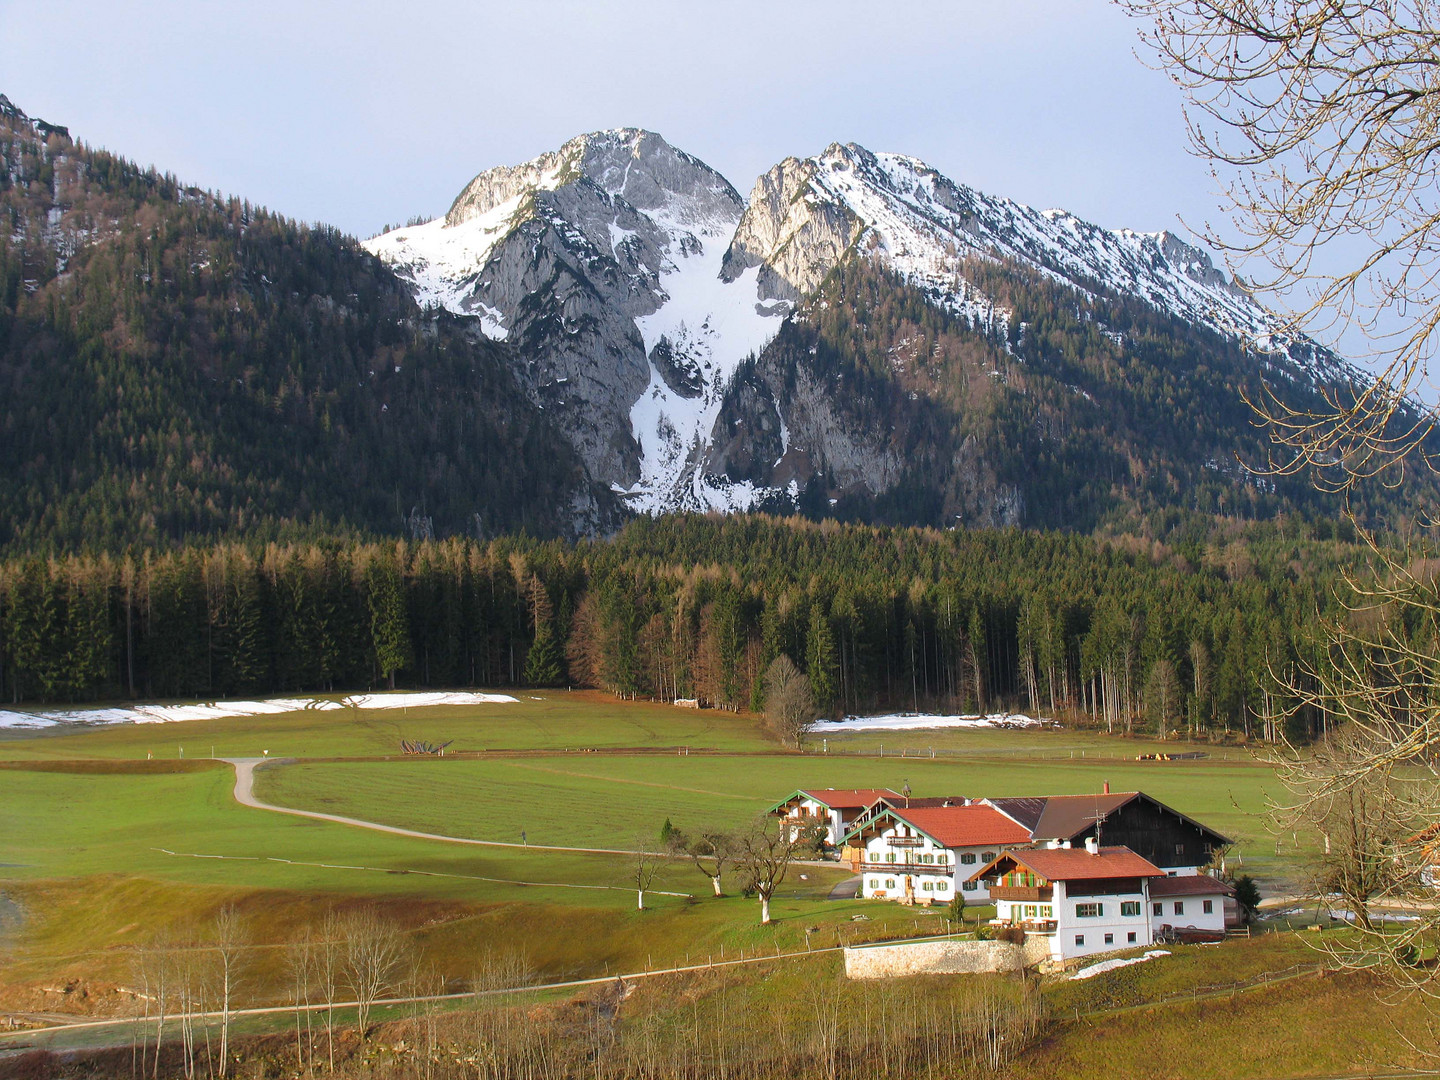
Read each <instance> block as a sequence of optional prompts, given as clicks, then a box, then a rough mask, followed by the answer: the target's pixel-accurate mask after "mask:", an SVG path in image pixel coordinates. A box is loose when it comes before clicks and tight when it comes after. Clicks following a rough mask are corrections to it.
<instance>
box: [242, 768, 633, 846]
mask: <svg viewBox="0 0 1440 1080" xmlns="http://www.w3.org/2000/svg"><path fill="white" fill-rule="evenodd" d="M222 760H224V761H228V762H229V763H230V764H231V765H233V766H235V801H236V802H238V803H240V805H242V806H251V807H254V808H255V809H256V810H270V811H272V812H274V813H276V814H289V815H291V816H292V817H303V818H311V819H312V820H314V821H329V822H333V823H334V824H336V825H350V826H353V827H355V828H357V829H370V830H372V831H373V832H383V833H390V834H391V835H392V836H407V837H410V838H411V839H413V840H439V841H441V842H442V843H446V844H471V845H473V846H475V847H497V848H516V849H518V850H521V851H572V852H578V853H579V854H582V855H634V854H635V852H634V851H627V850H625V849H623V848H589V847H558V846H556V845H553V844H517V843H514V842H513V841H505V840H475V839H473V838H471V837H468V836H446V835H444V834H442V833H428V832H419V831H417V830H415V829H402V828H400V827H399V826H398V825H382V824H380V823H379V822H378V821H364V820H362V819H360V818H352V817H345V816H344V815H342V814H322V813H320V812H319V811H318V810H297V809H295V808H294V807H290V806H276V805H275V804H274V803H267V802H261V801H260V799H258V798H256V796H255V770H256V769H258V768H260V767H262V766H265V765H285V764H288V763H289V762H290V761H292V760H294V759H293V758H224V759H222Z"/></svg>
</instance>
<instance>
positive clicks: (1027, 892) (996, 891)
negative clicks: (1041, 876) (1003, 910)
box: [990, 885, 1055, 904]
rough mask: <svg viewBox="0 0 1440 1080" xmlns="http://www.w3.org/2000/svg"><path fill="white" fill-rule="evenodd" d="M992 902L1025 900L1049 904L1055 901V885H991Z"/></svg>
mask: <svg viewBox="0 0 1440 1080" xmlns="http://www.w3.org/2000/svg"><path fill="white" fill-rule="evenodd" d="M990 899H991V900H1024V901H1026V902H1027V903H1040V904H1048V903H1050V902H1052V901H1053V900H1054V899H1055V886H1053V885H1028V886H1027V885H991V886H990Z"/></svg>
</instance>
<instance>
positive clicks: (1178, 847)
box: [1175, 844, 1185, 855]
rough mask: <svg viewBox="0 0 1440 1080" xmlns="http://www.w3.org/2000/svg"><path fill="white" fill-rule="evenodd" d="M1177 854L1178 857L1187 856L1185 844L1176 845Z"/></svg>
mask: <svg viewBox="0 0 1440 1080" xmlns="http://www.w3.org/2000/svg"><path fill="white" fill-rule="evenodd" d="M1175 854H1176V855H1184V854H1185V845H1184V844H1176V845H1175Z"/></svg>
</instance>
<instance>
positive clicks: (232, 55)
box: [0, 0, 1216, 236]
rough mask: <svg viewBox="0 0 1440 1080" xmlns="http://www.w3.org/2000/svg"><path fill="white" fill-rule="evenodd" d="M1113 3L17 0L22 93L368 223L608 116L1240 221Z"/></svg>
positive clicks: (444, 198)
mask: <svg viewBox="0 0 1440 1080" xmlns="http://www.w3.org/2000/svg"><path fill="white" fill-rule="evenodd" d="M1135 40H1136V39H1135V26H1134V25H1133V24H1132V23H1130V22H1129V21H1128V20H1127V19H1126V17H1125V16H1124V15H1123V14H1122V13H1121V12H1120V11H1119V10H1117V9H1116V8H1114V7H1113V6H1111V5H1110V4H1108V3H1105V2H1104V0H1004V2H1003V3H996V2H995V0H984V2H980V0H929V2H927V3H912V2H909V0H885V2H884V3H874V2H868V3H852V2H850V0H826V2H824V3H815V2H810V0H789V2H787V0H770V2H768V3H755V2H751V0H727V2H726V3H723V4H722V3H713V2H712V3H704V2H699V0H692V2H671V3H660V2H654V0H627V2H623V3H620V2H611V0H590V2H585V3H578V2H568V0H529V2H519V3H513V2H512V3H506V4H496V3H490V2H488V0H481V2H468V3H462V2H451V0H414V2H411V3H407V4H396V3H384V4H382V3H371V2H365V0H354V2H343V3H341V2H333V3H332V2H313V3H306V2H303V0H291V2H286V3H278V2H272V0H231V2H229V3H223V4H222V3H212V2H209V0H186V2H183V3H181V2H175V0H154V2H147V3H130V2H121V0H108V2H104V3H99V2H82V0H45V2H44V3H36V2H35V0H0V92H4V93H6V94H8V95H9V96H10V97H11V99H12V100H13V101H14V102H15V103H16V104H17V105H18V106H20V107H21V108H22V109H24V110H26V111H27V112H29V113H31V114H32V115H36V116H41V117H44V118H45V119H47V120H50V121H52V122H54V123H60V124H66V125H68V126H69V127H70V128H71V131H72V133H74V134H75V135H76V136H77V137H80V138H83V139H85V140H87V141H89V142H91V143H93V144H95V145H100V146H105V147H107V148H110V149H112V150H115V151H118V152H120V153H123V154H125V155H126V156H128V157H131V158H134V159H136V160H138V161H140V162H142V163H146V164H155V165H157V166H159V167H160V168H162V169H167V170H170V171H172V172H175V173H176V174H178V175H179V176H180V177H181V178H182V179H184V180H187V181H190V182H194V183H199V184H201V185H204V186H207V187H212V188H216V189H219V190H222V191H225V192H229V193H234V194H239V195H244V196H247V197H249V198H250V199H252V200H254V201H256V202H260V203H264V204H266V205H268V206H270V207H272V208H274V209H276V210H279V211H281V212H284V213H286V214H289V215H292V216H295V217H298V218H302V219H304V220H308V221H326V222H329V223H331V224H334V225H337V226H339V227H340V228H342V229H344V230H346V231H347V232H351V233H354V234H357V235H360V236H367V235H370V234H371V233H374V232H376V231H378V230H379V228H380V227H381V226H382V225H383V224H385V223H387V222H392V223H393V222H397V221H402V220H404V219H405V218H407V217H409V216H411V215H414V214H421V213H423V214H436V213H440V212H443V211H444V210H445V208H446V207H447V206H448V205H449V203H450V200H451V199H452V198H453V197H454V196H455V194H456V193H457V192H458V191H459V190H460V188H461V187H462V186H463V185H464V184H465V182H466V181H467V180H469V179H470V177H471V176H473V175H474V174H475V173H476V172H478V171H480V170H481V169H484V168H487V167H489V166H491V165H497V164H512V163H515V162H518V161H523V160H525V159H527V158H530V157H533V156H534V155H536V154H538V153H540V152H542V151H544V150H547V149H552V148H554V147H556V146H558V145H559V144H560V143H561V142H563V141H564V140H565V139H566V138H568V137H570V136H572V135H575V134H578V133H580V132H584V131H589V130H594V129H597V128H605V127H617V126H622V125H633V126H638V127H646V128H650V129H652V130H655V131H658V132H660V133H661V134H662V135H664V136H665V137H666V138H668V139H669V140H670V141H671V142H672V143H674V144H676V145H677V146H679V147H681V148H682V149H685V150H687V151H689V152H690V153H692V154H695V155H696V156H698V157H700V158H702V159H703V160H705V161H707V162H709V163H710V164H711V165H713V166H714V167H715V168H717V169H719V170H720V171H721V172H723V173H724V174H725V175H726V176H727V177H729V178H730V180H731V182H732V183H734V184H735V185H736V187H738V188H740V189H741V191H742V193H748V190H749V188H750V185H751V184H752V183H753V181H754V179H755V177H756V176H757V175H758V174H759V173H761V172H762V171H764V170H765V169H767V168H768V167H769V166H770V165H772V164H774V163H775V162H776V161H778V160H780V159H781V158H783V157H785V156H787V155H790V154H794V155H799V156H803V155H805V154H811V153H815V152H817V151H818V150H820V149H821V148H823V147H824V146H825V145H826V144H827V143H830V142H832V141H836V140H839V141H851V140H853V141H856V142H860V143H862V144H864V145H866V146H868V147H870V148H871V149H874V150H894V151H897V152H901V153H907V154H913V155H914V156H916V157H920V158H923V159H925V160H926V161H928V162H929V163H930V164H931V165H933V166H935V167H936V168H938V169H940V170H941V171H942V172H944V173H945V174H946V175H948V176H950V177H952V178H953V179H956V180H959V181H962V182H965V183H969V184H972V185H974V186H976V187H978V188H980V189H981V190H984V191H988V192H992V193H996V194H1003V195H1009V196H1011V197H1013V198H1016V199H1019V200H1020V201H1022V202H1026V203H1030V204H1032V205H1036V206H1039V207H1049V206H1061V207H1065V208H1067V209H1070V210H1073V211H1074V212H1076V213H1078V214H1080V215H1081V216H1083V217H1086V218H1089V219H1090V220H1092V221H1095V222H1097V223H1099V224H1102V225H1107V226H1112V227H1113V226H1122V225H1123V226H1129V227H1133V228H1138V229H1145V230H1154V229H1161V228H1172V229H1175V228H1180V227H1181V226H1180V225H1179V223H1178V220H1177V217H1178V216H1183V217H1184V219H1185V220H1186V221H1189V222H1191V223H1192V224H1194V225H1197V226H1198V225H1200V224H1202V223H1203V222H1204V221H1206V220H1209V219H1213V218H1214V217H1215V215H1216V209H1215V206H1216V203H1215V199H1214V197H1213V195H1212V188H1213V181H1212V180H1211V178H1210V175H1209V172H1208V169H1207V167H1206V165H1205V163H1204V162H1201V161H1198V160H1196V159H1195V158H1192V157H1191V156H1189V154H1188V153H1187V152H1186V148H1185V138H1184V130H1183V125H1182V121H1181V114H1180V100H1179V95H1178V93H1177V92H1176V91H1175V90H1174V89H1173V88H1172V87H1171V85H1170V83H1169V82H1168V81H1167V80H1166V79H1165V77H1164V76H1163V75H1161V74H1159V73H1156V72H1154V71H1151V70H1149V69H1147V68H1146V66H1145V65H1144V64H1143V63H1142V62H1141V61H1140V60H1139V59H1137V58H1136V57H1135V55H1134V54H1133V49H1134V47H1135Z"/></svg>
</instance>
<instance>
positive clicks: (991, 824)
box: [890, 803, 1030, 848]
mask: <svg viewBox="0 0 1440 1080" xmlns="http://www.w3.org/2000/svg"><path fill="white" fill-rule="evenodd" d="M890 813H891V814H893V815H894V816H895V817H897V818H899V819H900V820H901V821H908V822H909V823H910V824H911V825H913V826H915V828H917V829H919V830H920V831H921V832H922V833H924V834H925V835H926V836H928V837H930V839H932V840H934V841H935V842H936V843H939V844H944V845H945V846H946V847H949V848H956V847H983V846H985V845H988V844H993V845H995V846H996V847H1000V846H1001V845H1003V844H1024V843H1028V842H1029V840H1030V833H1029V832H1028V831H1026V829H1025V828H1024V827H1023V826H1021V825H1017V824H1016V823H1015V822H1013V821H1011V820H1010V819H1009V818H1008V817H1006V816H1005V815H1004V814H1002V813H1000V811H998V810H996V809H994V808H993V807H990V806H982V805H980V804H978V803H975V804H972V805H970V806H935V807H914V806H912V807H909V808H908V809H907V808H904V807H898V806H897V807H892V808H891V809H890Z"/></svg>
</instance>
